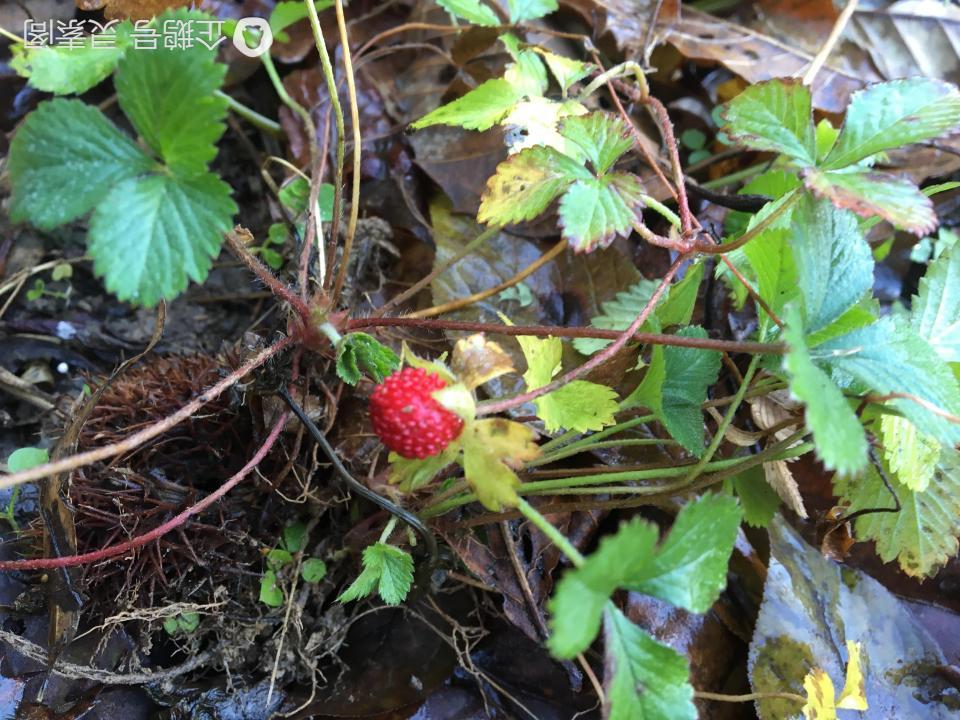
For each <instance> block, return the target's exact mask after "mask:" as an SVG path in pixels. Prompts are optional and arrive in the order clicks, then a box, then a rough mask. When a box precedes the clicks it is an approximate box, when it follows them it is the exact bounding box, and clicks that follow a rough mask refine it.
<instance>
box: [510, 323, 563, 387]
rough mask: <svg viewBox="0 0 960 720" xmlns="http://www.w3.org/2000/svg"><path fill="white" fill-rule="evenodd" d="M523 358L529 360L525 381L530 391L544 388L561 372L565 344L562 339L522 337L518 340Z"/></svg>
mask: <svg viewBox="0 0 960 720" xmlns="http://www.w3.org/2000/svg"><path fill="white" fill-rule="evenodd" d="M517 341H518V342H519V343H520V349H521V350H523V356H524V357H525V358H526V359H527V371H526V372H525V373H523V379H524V380H525V381H526V383H527V389H528V390H536V389H537V388H538V387H543V386H544V385H546V384H547V383H548V382H550V381H551V380H552V379H553V376H554V375H556V374H557V373H558V372H560V359H561V356H562V355H563V343H562V342H561V341H560V338H557V337H548V338H545V339H540V338H535V337H529V336H521V337H518V338H517Z"/></svg>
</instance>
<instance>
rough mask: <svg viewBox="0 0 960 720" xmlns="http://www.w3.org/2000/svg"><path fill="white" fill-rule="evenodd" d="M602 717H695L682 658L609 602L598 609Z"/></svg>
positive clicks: (692, 719)
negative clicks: (602, 648) (600, 617)
mask: <svg viewBox="0 0 960 720" xmlns="http://www.w3.org/2000/svg"><path fill="white" fill-rule="evenodd" d="M603 628H604V630H603V636H604V641H605V655H606V661H605V663H604V677H603V680H604V693H605V694H606V696H607V701H608V702H609V705H610V707H609V712H608V714H607V715H606V718H607V720H696V718H697V708H696V706H695V705H694V704H693V686H691V685H690V682H689V679H688V678H689V675H690V668H689V667H688V664H687V659H686V658H685V657H684V656H683V655H681V654H680V653H678V652H677V651H676V650H673V649H672V648H669V647H667V646H666V645H663V644H661V643H659V642H657V641H656V640H654V639H653V638H652V637H650V636H649V635H648V634H647V633H645V632H644V631H643V630H641V629H640V628H638V627H637V626H636V625H634V624H633V623H632V622H630V621H629V620H628V619H627V618H626V617H625V616H624V614H623V613H622V612H620V610H618V609H617V607H616V606H615V605H614V604H613V603H612V602H608V603H607V604H606V606H605V607H604V610H603Z"/></svg>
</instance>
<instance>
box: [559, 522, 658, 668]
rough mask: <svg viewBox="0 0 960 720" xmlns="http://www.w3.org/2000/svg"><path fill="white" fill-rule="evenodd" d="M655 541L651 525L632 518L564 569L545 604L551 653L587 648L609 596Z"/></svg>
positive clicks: (568, 654)
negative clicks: (578, 564) (574, 565)
mask: <svg viewBox="0 0 960 720" xmlns="http://www.w3.org/2000/svg"><path fill="white" fill-rule="evenodd" d="M656 542H657V528H656V526H655V525H653V524H652V523H649V522H647V521H645V520H642V519H640V518H634V519H633V520H630V521H629V522H627V523H624V524H622V525H621V526H620V528H619V530H617V532H616V534H614V535H609V536H607V537H605V538H603V539H602V540H601V541H600V545H599V546H598V547H597V549H596V551H594V553H593V554H592V555H590V557H588V558H587V560H586V562H585V563H584V564H583V565H582V566H581V567H579V568H575V569H573V570H568V571H567V572H566V573H564V575H563V577H562V578H561V579H560V582H559V583H558V584H557V589H556V591H555V592H554V594H553V597H552V598H551V599H550V603H549V609H550V613H551V615H552V617H551V620H550V625H551V629H552V633H551V635H550V638H549V639H548V640H547V646H548V647H549V648H550V652H551V653H552V654H553V655H554V656H555V657H558V658H572V657H576V655H577V653H581V652H583V651H585V650H586V649H587V648H588V647H590V644H591V643H592V642H593V640H594V638H595V637H596V636H597V633H598V632H599V631H600V621H601V619H602V616H603V609H604V606H605V605H606V604H607V601H608V600H609V599H610V595H611V594H612V593H613V591H614V590H616V589H617V588H618V587H621V586H622V585H623V584H624V583H625V581H626V579H627V578H629V577H631V576H632V575H635V574H637V573H638V572H639V571H640V570H641V569H642V568H643V566H644V565H645V564H646V563H647V562H648V558H649V556H650V554H651V552H652V551H653V546H654V544H655V543H656Z"/></svg>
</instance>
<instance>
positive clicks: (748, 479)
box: [732, 466, 780, 528]
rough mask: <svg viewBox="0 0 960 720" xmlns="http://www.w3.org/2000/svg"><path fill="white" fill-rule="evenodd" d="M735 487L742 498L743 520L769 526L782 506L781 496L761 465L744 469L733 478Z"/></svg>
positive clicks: (753, 524) (751, 523) (754, 524)
mask: <svg viewBox="0 0 960 720" xmlns="http://www.w3.org/2000/svg"><path fill="white" fill-rule="evenodd" d="M732 485H733V489H734V491H735V492H736V493H737V497H738V498H740V506H741V507H742V508H743V521H744V522H745V523H747V525H750V526H751V527H763V528H765V527H767V525H769V524H770V521H771V520H773V516H774V515H776V513H777V509H778V508H779V507H780V496H779V495H777V492H776V490H774V489H773V488H772V487H770V483H768V482H767V480H766V477H765V476H764V472H763V468H762V467H760V466H757V467H752V468H750V469H749V470H744V471H743V472H742V473H740V474H739V475H737V476H736V477H735V478H733V482H732Z"/></svg>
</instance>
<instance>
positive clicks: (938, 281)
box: [910, 247, 960, 363]
mask: <svg viewBox="0 0 960 720" xmlns="http://www.w3.org/2000/svg"><path fill="white" fill-rule="evenodd" d="M910 320H911V324H912V325H913V328H914V329H915V330H916V331H917V334H918V335H920V337H922V338H923V339H924V340H926V341H927V342H929V343H930V345H931V346H932V347H933V349H934V350H936V351H937V354H938V355H939V356H940V357H941V358H943V359H944V360H946V361H947V362H952V363H955V362H960V247H953V248H952V249H950V250H947V251H946V252H944V253H943V254H941V255H940V257H938V258H937V259H936V260H934V261H933V262H931V263H930V266H929V267H928V268H927V273H926V275H924V276H923V279H921V280H920V292H919V294H918V295H917V296H916V297H915V298H914V300H913V310H912V311H911V313H910Z"/></svg>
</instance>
